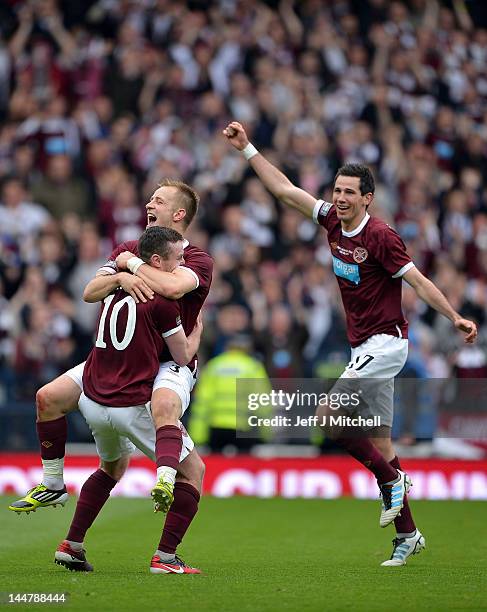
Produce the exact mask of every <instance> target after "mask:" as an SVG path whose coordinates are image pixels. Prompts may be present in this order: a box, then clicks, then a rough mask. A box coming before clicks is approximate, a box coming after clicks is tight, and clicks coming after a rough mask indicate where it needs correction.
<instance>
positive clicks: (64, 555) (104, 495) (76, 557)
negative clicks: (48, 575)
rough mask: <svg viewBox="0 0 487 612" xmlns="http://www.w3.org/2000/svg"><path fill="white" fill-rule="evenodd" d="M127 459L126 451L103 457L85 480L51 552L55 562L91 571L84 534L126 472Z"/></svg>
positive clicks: (69, 567)
mask: <svg viewBox="0 0 487 612" xmlns="http://www.w3.org/2000/svg"><path fill="white" fill-rule="evenodd" d="M129 459H130V456H129V455H124V456H122V457H120V458H119V459H117V460H116V461H103V460H102V461H101V463H100V468H99V469H98V470H96V472H93V474H91V476H90V477H89V478H88V479H87V480H86V481H85V483H84V485H83V486H82V488H81V491H80V495H79V499H78V503H77V504H76V510H75V513H74V517H73V520H72V521H71V525H70V527H69V531H68V533H67V535H66V539H65V540H63V541H62V542H61V544H59V546H58V547H57V549H56V552H55V554H54V562H55V563H57V564H58V565H62V566H64V567H65V568H67V569H69V570H70V571H77V572H92V571H93V566H92V565H91V563H89V562H88V561H87V559H86V551H85V549H84V547H83V542H84V539H85V535H86V532H87V531H88V529H89V528H90V527H91V525H92V524H93V522H94V521H95V519H96V517H97V516H98V515H99V513H100V511H101V509H102V508H103V506H104V505H105V503H106V501H107V500H108V498H109V497H110V493H111V490H112V489H113V487H114V486H115V485H116V484H117V482H118V481H119V480H120V478H122V476H123V474H124V473H125V470H126V469H127V466H128V463H129Z"/></svg>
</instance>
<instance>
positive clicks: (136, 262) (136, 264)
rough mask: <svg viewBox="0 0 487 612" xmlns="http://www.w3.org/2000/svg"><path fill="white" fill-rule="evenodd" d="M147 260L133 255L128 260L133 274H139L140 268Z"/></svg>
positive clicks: (128, 265) (128, 266)
mask: <svg viewBox="0 0 487 612" xmlns="http://www.w3.org/2000/svg"><path fill="white" fill-rule="evenodd" d="M144 263H145V261H144V260H143V259H140V257H131V258H130V259H129V260H128V261H127V268H128V269H129V270H130V271H131V272H132V274H137V270H138V269H139V268H140V266H141V265H142V264H144Z"/></svg>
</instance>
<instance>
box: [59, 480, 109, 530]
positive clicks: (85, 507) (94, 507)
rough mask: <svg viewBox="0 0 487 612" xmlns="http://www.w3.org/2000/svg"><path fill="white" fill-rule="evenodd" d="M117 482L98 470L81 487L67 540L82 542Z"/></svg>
mask: <svg viewBox="0 0 487 612" xmlns="http://www.w3.org/2000/svg"><path fill="white" fill-rule="evenodd" d="M116 484H117V481H116V480H115V479H114V478H112V477H111V476H109V475H108V474H107V473H106V472H104V471H103V470H96V472H93V474H92V475H91V476H90V477H89V478H88V479H87V480H86V482H85V484H84V485H83V486H82V487H81V492H80V494H79V499H78V503H77V504H76V512H75V513H74V517H73V520H72V521H71V527H70V528H69V533H68V535H67V537H66V540H71V541H73V542H82V541H83V540H84V539H85V534H86V532H87V531H88V529H89V528H90V527H91V525H92V524H93V521H94V520H95V519H96V517H97V516H98V514H99V512H100V510H101V509H102V508H103V505H104V504H105V502H106V501H107V499H108V498H109V497H110V491H111V490H112V489H113V487H114V486H115V485H116Z"/></svg>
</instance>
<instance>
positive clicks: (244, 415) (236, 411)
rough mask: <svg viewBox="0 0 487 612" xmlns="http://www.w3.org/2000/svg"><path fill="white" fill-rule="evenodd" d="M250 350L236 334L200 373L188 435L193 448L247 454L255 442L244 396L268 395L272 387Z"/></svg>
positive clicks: (245, 342)
mask: <svg viewBox="0 0 487 612" xmlns="http://www.w3.org/2000/svg"><path fill="white" fill-rule="evenodd" d="M250 350H251V339H250V337H248V336H244V335H242V334H236V335H234V336H232V337H231V338H230V339H229V340H228V341H227V343H226V346H225V350H224V352H223V353H221V355H218V357H214V358H213V359H211V360H210V361H209V362H208V363H207V364H206V366H205V367H204V368H203V370H202V371H201V373H200V375H199V381H198V385H197V388H196V391H195V397H194V401H193V403H192V407H191V420H190V422H189V434H190V436H191V437H192V438H193V440H194V442H195V443H196V444H205V445H208V446H209V447H210V448H211V450H212V451H222V450H225V449H226V448H227V447H228V446H232V447H235V448H238V449H240V450H248V448H249V447H250V446H252V444H255V442H256V441H257V440H258V438H259V429H258V428H256V431H255V434H254V435H252V436H251V435H250V431H249V430H250V427H249V424H248V417H249V416H250V414H252V413H250V412H249V411H248V408H247V402H248V398H246V394H248V392H252V393H268V392H269V391H270V389H271V386H270V382H269V379H268V377H267V374H266V371H265V368H264V367H263V365H262V364H261V363H260V361H257V360H256V359H255V358H253V357H252V356H251V355H250V354H249V353H250ZM238 385H241V386H240V387H239V386H238ZM258 414H259V416H263V415H262V413H261V412H259V413H258ZM263 431H264V428H261V430H260V432H263Z"/></svg>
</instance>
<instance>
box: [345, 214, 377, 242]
mask: <svg viewBox="0 0 487 612" xmlns="http://www.w3.org/2000/svg"><path fill="white" fill-rule="evenodd" d="M369 219H370V215H369V213H367V212H366V213H365V217H364V218H363V219H362V221H361V222H360V225H359V226H358V227H356V228H355V229H354V230H352V231H351V232H346V231H345V230H344V229H342V234H343V235H344V236H345V237H346V238H353V237H354V236H357V235H358V234H360V232H361V231H362V230H363V229H364V227H365V226H366V225H367V223H368V222H369Z"/></svg>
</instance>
